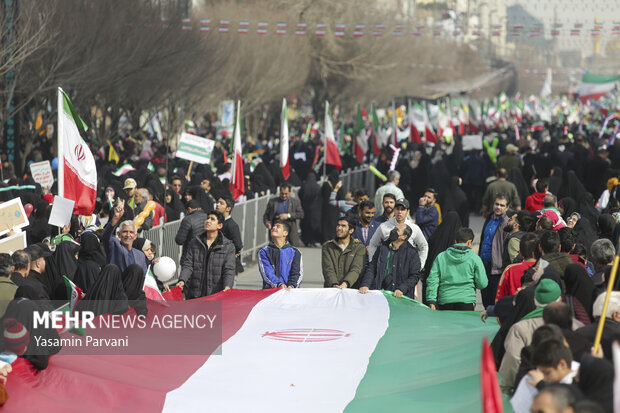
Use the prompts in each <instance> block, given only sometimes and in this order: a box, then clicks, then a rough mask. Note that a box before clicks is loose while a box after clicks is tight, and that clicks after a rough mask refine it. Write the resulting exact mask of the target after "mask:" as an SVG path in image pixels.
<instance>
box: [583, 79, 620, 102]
mask: <svg viewBox="0 0 620 413" xmlns="http://www.w3.org/2000/svg"><path fill="white" fill-rule="evenodd" d="M618 81H620V76H602V75H595V74H593V73H588V72H586V73H585V74H584V75H583V77H582V78H581V86H580V87H579V100H581V101H582V102H584V103H585V102H587V101H588V100H597V99H600V98H602V97H603V96H605V95H606V94H607V93H608V92H611V91H612V90H614V88H615V87H616V83H615V82H618Z"/></svg>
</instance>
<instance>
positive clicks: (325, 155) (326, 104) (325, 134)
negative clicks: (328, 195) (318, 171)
mask: <svg viewBox="0 0 620 413" xmlns="http://www.w3.org/2000/svg"><path fill="white" fill-rule="evenodd" d="M327 116H329V102H328V101H325V118H326V119H327ZM326 128H327V122H325V125H324V126H323V132H324V133H323V179H325V177H326V176H327V129H326Z"/></svg>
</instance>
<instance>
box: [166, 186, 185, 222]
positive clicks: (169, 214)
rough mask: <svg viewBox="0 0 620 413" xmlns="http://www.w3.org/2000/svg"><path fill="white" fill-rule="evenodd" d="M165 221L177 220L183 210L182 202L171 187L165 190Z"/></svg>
mask: <svg viewBox="0 0 620 413" xmlns="http://www.w3.org/2000/svg"><path fill="white" fill-rule="evenodd" d="M165 201H166V222H172V221H178V220H179V219H181V213H184V212H185V208H184V207H183V203H182V202H181V200H180V199H179V197H177V196H176V194H175V193H174V191H173V190H172V189H167V190H166V199H165Z"/></svg>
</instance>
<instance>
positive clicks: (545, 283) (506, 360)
mask: <svg viewBox="0 0 620 413" xmlns="http://www.w3.org/2000/svg"><path fill="white" fill-rule="evenodd" d="M561 299H562V289H561V288H560V286H559V285H558V283H557V282H555V281H553V280H551V279H549V278H543V279H541V280H540V281H539V282H538V285H536V289H535V292H534V304H535V305H536V309H535V310H534V311H532V312H531V313H529V314H527V315H526V316H525V317H523V318H522V319H521V321H519V322H517V323H515V324H514V325H513V326H512V327H510V330H508V334H507V335H506V339H505V340H504V348H505V349H506V353H505V354H504V357H503V359H502V363H501V365H500V367H499V374H500V376H501V378H502V381H501V384H500V387H501V388H502V390H503V391H504V392H507V393H510V392H511V391H512V389H513V387H514V386H515V384H516V383H515V377H516V375H517V372H518V370H519V365H520V364H521V350H522V349H523V347H525V346H528V345H530V343H531V342H532V335H533V334H534V331H535V330H536V329H537V328H538V327H540V326H542V325H543V324H544V321H543V318H542V312H543V309H544V307H546V306H547V305H548V304H550V303H553V302H556V301H560V300H561Z"/></svg>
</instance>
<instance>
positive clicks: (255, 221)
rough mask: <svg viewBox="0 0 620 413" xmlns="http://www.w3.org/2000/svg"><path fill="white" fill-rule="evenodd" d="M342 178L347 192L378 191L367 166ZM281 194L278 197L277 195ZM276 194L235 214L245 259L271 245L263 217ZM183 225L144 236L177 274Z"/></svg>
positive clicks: (236, 209)
mask: <svg viewBox="0 0 620 413" xmlns="http://www.w3.org/2000/svg"><path fill="white" fill-rule="evenodd" d="M340 179H341V180H342V184H343V187H344V189H345V190H347V191H348V190H350V189H357V188H365V189H366V190H368V193H369V194H371V199H372V198H373V197H372V194H374V192H375V177H374V175H373V173H372V172H371V171H370V170H369V169H368V166H367V165H362V166H359V167H357V168H353V169H349V170H347V171H345V172H342V173H341V174H340ZM298 192H299V188H292V191H291V195H292V196H294V197H297V193H298ZM276 195H277V194H276ZM273 196H274V194H271V193H269V192H267V194H266V195H263V196H261V197H258V198H254V199H250V200H247V201H243V202H239V203H238V204H236V205H235V207H234V208H233V211H232V218H233V219H234V220H235V222H236V223H237V225H239V229H240V230H241V238H242V239H243V250H242V251H241V256H242V259H243V260H249V261H254V260H255V259H256V257H257V254H258V251H259V250H260V249H261V248H263V247H264V246H266V245H267V244H268V243H269V233H268V231H267V228H266V227H265V225H264V224H263V214H264V213H265V208H267V202H269V199H270V198H272V197H273ZM180 226H181V220H177V221H172V222H168V223H165V224H163V225H158V226H156V227H153V228H151V229H150V230H148V231H144V232H143V233H142V237H144V238H146V239H148V240H150V241H151V242H153V243H155V246H156V248H157V256H160V257H162V256H165V257H170V258H172V259H173V260H174V261H175V262H176V263H177V275H178V274H179V272H180V267H181V266H180V259H181V246H180V245H177V244H176V242H175V241H174V238H175V237H176V235H177V232H178V231H179V227H180Z"/></svg>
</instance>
